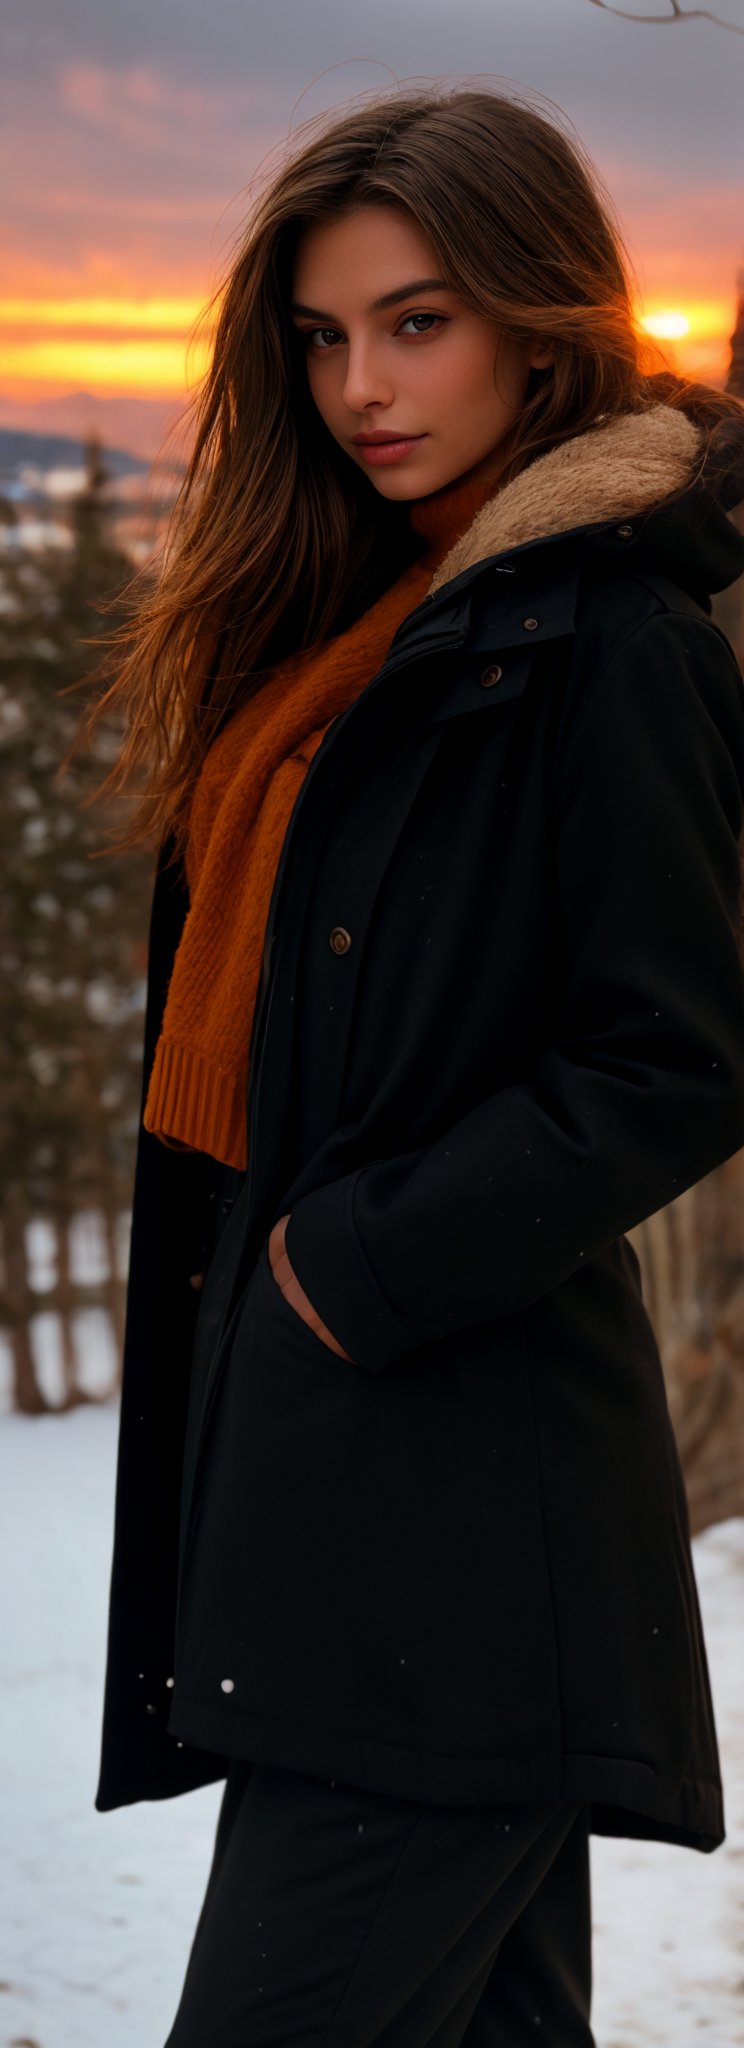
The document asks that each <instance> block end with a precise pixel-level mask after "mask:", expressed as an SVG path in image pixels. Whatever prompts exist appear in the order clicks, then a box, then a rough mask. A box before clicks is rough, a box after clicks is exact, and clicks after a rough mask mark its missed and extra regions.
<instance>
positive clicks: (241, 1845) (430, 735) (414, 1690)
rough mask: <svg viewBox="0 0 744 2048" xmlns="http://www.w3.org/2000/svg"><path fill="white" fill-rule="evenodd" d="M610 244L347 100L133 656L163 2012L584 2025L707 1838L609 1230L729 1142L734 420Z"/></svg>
mask: <svg viewBox="0 0 744 2048" xmlns="http://www.w3.org/2000/svg"><path fill="white" fill-rule="evenodd" d="M627 280H628V270H627V267H626V262H625V260H624V257H623V254H622V245H621V240H620V237H619V234H618V232H617V230H616V229H615V227H614V226H613V225H612V224H611V220H610V213H609V207H608V203H607V202H606V200H604V199H603V198H602V197H601V196H600V193H599V189H598V185H597V182H596V180H595V179H594V177H593V175H592V171H591V167H590V165H589V163H588V162H587V161H586V160H585V159H584V156H583V153H582V152H581V150H580V148H579V146H578V145H577V144H576V143H575V142H574V141H572V140H569V139H567V137H566V136H565V135H564V134H563V133H562V132H561V130H560V128H559V127H558V126H557V125H555V124H554V123H553V122H551V120H549V119H547V118H546V117H545V116H544V115H543V114H542V113H540V112H539V111H536V110H534V109H532V108H531V107H529V106H528V105H524V104H520V103H518V102H517V100H516V99H512V98H509V97H507V96H505V95H503V94H501V93H493V92H491V91H490V90H482V89H478V90H476V91H454V92H440V91H437V90H433V91H429V90H427V91H425V92H420V91H410V92H405V91H404V92H401V93H398V94H395V95H393V96H392V97H389V96H384V97H382V98H380V99H377V100H375V101H374V103H373V104H371V105H369V104H368V105H367V106H365V107H364V108H363V109H362V110H360V111H354V112H352V113H350V114H346V115H345V116H343V117H342V118H340V119H339V118H336V119H335V120H334V121H333V122H332V123H331V124H330V125H329V124H328V123H327V122H326V123H324V124H323V125H322V127H321V131H320V132H319V133H317V134H313V135H312V136H311V137H310V139H306V140H305V141H304V143H303V146H302V147H301V148H299V150H298V152H297V154H296V155H295V157H294V159H293V160H292V161H291V162H289V163H287V164H285V165H284V166H283V168H282V169H281V171H280V173H279V174H278V175H277V176H276V177H275V178H274V180H273V182H272V183H271V185H270V187H269V189H268V190H267V192H266V193H265V194H264V195H263V197H262V199H261V201H260V203H259V204H258V205H257V207H256V210H255V213H254V216H253V218H252V221H251V225H250V229H249V231H248V234H247V237H246V241H245V246H244V248H243V249H242V251H241V253H240V254H239V256H238V258H237V260H236V262H235V264H234V267H233V270H232V272H231V275H230V278H229V280H228V283H227V287H226V291H225V296H224V302H223V304H222V307H221V310H220V316H219V322H218V325H217V331H216V338H215V345H214V355H213V361H212V366H211V369H210V372H209V375H208V377H207V380H206V383H205V387H204V391H203V393H202V395H201V399H200V414H199V419H198V422H197V432H196V437H195V444H194V453H193V457H192V461H191V465H190V468H189V471H188V475H187V479H186V485H185V487H184V494H183V502H182V504H181V506H180V508H179V513H180V520H181V524H180V527H179V530H178V537H179V542H180V545H178V546H176V545H173V544H172V545H171V547H170V549H169V552H168V555H167V558H166V561H165V563H164V565H163V570H162V574H161V577H160V580H159V582H158V585H157V588H156V589H155V591H154V592H153V593H152V594H151V595H150V596H149V597H148V598H147V599H146V601H145V602H144V603H143V605H142V607H141V610H140V613H139V615H138V617H137V620H136V622H135V627H134V628H132V629H129V630H132V631H133V632H134V644H133V647H132V649H131V651H130V653H129V655H128V658H127V660H125V661H124V662H123V664H122V663H121V661H120V663H119V676H118V681H117V684H116V686H115V687H116V690H117V691H118V692H119V693H120V694H126V695H127V699H128V719H129V723H128V730H127V738H126V743H125V747H124V749H123V751H122V757H121V760H120V762H119V764H118V767H117V769H116V771H115V778H114V779H116V778H117V777H118V779H119V780H120V781H121V780H122V779H125V778H126V777H128V776H129V775H130V773H131V771H132V768H133V766H134V765H135V763H139V764H142V763H149V766H150V783H149V786H148V790H147V792H146V793H145V796H144V797H143V799H142V802H141V806H140V810H139V812H138V813H137V819H136V821H135V825H134V827H133V828H132V831H131V832H130V835H129V839H128V840H127V841H123V842H122V843H130V844H131V843H136V841H137V839H138V838H139V839H140V840H142V839H143V838H145V837H147V835H148V834H149V836H150V839H151V842H152V843H153V844H155V845H157V848H158V865H157V877H156V884H155V894H154V901H153V913H152V926H151V933H150V972H149V990H148V1009H147V1019H146V1031H145V1073H144V1086H143V1127H142V1130H141V1132H140V1136H139V1147H138V1156H137V1168H136V1179H135V1190H134V1211H133V1231H132V1246H131V1264H130V1278H129V1296H128V1313H127V1333H126V1344H125V1359H124V1378H123V1392H122V1409H121V1436H120V1452H119V1474H118V1486H117V1502H116V1527H115V1541H114V1558H113V1572H112V1585H111V1616H110V1632H109V1657H108V1670H107V1681H106V1702H105V1715H104V1737H103V1758H102V1767H101V1777H100V1783H99V1787H98V1793H97V1799H96V1804H97V1806H98V1808H99V1809H100V1810H101V1811H105V1810H107V1809H109V1808H111V1807H116V1806H118V1805H121V1804H123V1803H125V1802H127V1801H132V1800H138V1799H148V1798H167V1797H169V1796H171V1795H174V1794H177V1793H179V1792H183V1791H186V1790H188V1789H190V1788H193V1787H194V1786H197V1785H201V1784H205V1783H207V1782H208V1781H209V1780H213V1779H218V1778H223V1777H224V1778H225V1779H226V1785H225V1791H224V1797H223V1804H222V1808H221V1814H220V1821H219V1826H218V1830H217V1840H216V1844H215V1853H214V1859H213V1864H212V1870H211V1874H210V1878H209V1882H208V1885H207V1890H206V1896H205V1900H204V1905H203V1908H202V1912H201V1916H200V1920H199V1925H198V1928H197V1931H196V1935H195V1938H194V1943H193V1947H192V1951H191V1955H190V1958H189V1963H188V1968H187V1971H186V1976H185V1982H184V1986H183V1993H182V1997H181V2001H180V2004H179V2008H178V2013H177V2015H176V2017H175V2020H174V2024H173V2028H172V2031H171V2033H170V2034H169V2036H168V2048H239V2044H240V2048H244V2044H245V2043H246V2042H247V2041H250V2042H251V2043H252V2044H253V2048H258V2044H259V2043H268V2042H271V2043H282V2044H284V2043H289V2042H290V2041H292V2042H293V2043H294V2042H302V2043H305V2042H307V2043H308V2044H309V2043H310V2042H312V2043H313V2044H316V2043H317V2044H318V2048H321V2044H322V2048H325V2044H328V2048H341V2044H344V2048H362V2044H366V2043H369V2042H372V2041H377V2040H384V2041H385V2042H386V2043H390V2044H391V2048H392V2044H393V2043H396V2044H398V2043H400V2044H403V2043H404V2042H405V2043H407V2044H408V2043H410V2044H413V2048H419V2044H424V2043H433V2042H436V2043H437V2044H438V2048H449V2044H455V2043H459V2042H461V2041H466V2042H467V2043H468V2044H469V2048H480V2044H484V2048H485V2044H488V2043H491V2042H493V2043H496V2042H498V2043H499V2048H504V2044H509V2048H516V2044H518V2043H523V2042H525V2041H527V2040H530V2041H531V2040H533V2039H535V2038H537V2037H538V2029H540V2035H539V2037H540V2038H542V2039H543V2040H545V2041H550V2043H551V2048H576V2044H582V2048H591V2043H592V2039H593V2037H592V2034H591V2028H590V1995H591V1954H590V1931H591V1929H590V1890H589V1837H590V1834H591V1833H592V1832H594V1833H602V1834H613V1835H618V1836H630V1835H636V1836H640V1837H644V1838H646V1839H657V1840H660V1841H667V1842H675V1843H678V1844H680V1845H683V1846H688V1847H691V1848H695V1849H698V1850H701V1851H703V1852H709V1851H711V1850H713V1849H715V1848H716V1847H717V1846H718V1845H719V1843H720V1842H722V1840H723V1839H724V1822H723V1805H722V1790H721V1780H720V1769H719V1758H718V1750H717V1744H716V1732H715V1725H714V1716H713V1708H712V1702H711V1693H710V1686H709V1678H708V1668H707V1663H706V1655H705V1646H704V1640H703V1634H702V1629H701V1620H700V1612H699V1607H698V1601H697V1593H696V1586H695V1579H694V1574H693V1567H692V1561H691V1553H690V1532H689V1523H688V1516H687V1505H686V1498H685V1491H684V1484H683V1479H682V1475H681V1471H680V1466H679V1460H678V1456H677V1451H676V1447H675V1442H674V1437H673V1434H672V1428H671V1424H670V1419H669V1413H668V1408H667V1402H666V1396H665V1390H664V1380H663V1376H662V1370H661V1363H660V1358H659V1352H658V1348H657V1344H656V1341H655V1337H654V1333H653V1330H652V1327H651V1324H650V1321H649V1318H648V1315H647V1313H646V1309H645V1307H644V1304H643V1299H642V1290H641V1279H640V1269H639V1262H638V1259H637V1257H636V1253H635V1251H634V1250H633V1248H632V1246H631V1244H630V1243H629V1241H628V1238H627V1236H626V1235H625V1233H626V1232H627V1231H628V1230H629V1229H631V1228H632V1227H633V1226H634V1225H636V1224H638V1223H639V1222H640V1221H641V1220H642V1219H643V1218H644V1217H646V1216H648V1215H649V1214H651V1213H653V1212H655V1211H656V1210H657V1209H659V1208H660V1207H662V1206H663V1205H664V1204H666V1203H668V1202H670V1201H672V1200H673V1199H674V1197H675V1196H676V1195H679V1194H681V1193H682V1192H683V1191H684V1189H685V1188H687V1187H689V1186H691V1185H692V1184H693V1183H694V1182H695V1181H697V1180H698V1179H699V1178H701V1177H702V1176H703V1175H704V1174H707V1173H708V1172H710V1171H711V1170H712V1169H713V1168H714V1167H715V1166H716V1165H718V1164H719V1162H721V1161H722V1160H724V1159H726V1158H727V1157H729V1156H730V1155H731V1154H732V1153H734V1152H735V1151H736V1150H737V1148H738V1147H739V1146H740V1145H741V1144H742V1143H744V1050H743V1048H744V1035H743V1027H744V975H743V973H742V959H741V952H740V947H739V943H738V937H739V887H740V857H739V838H740V831H741V822H742V808H743V803H744V692H743V690H742V679H741V675H740V671H739V669H738V667H737V663H736V660H735V657H734V654H733V651H732V649H731V647H730V645H729V643H728V641H727V640H726V638H725V637H724V636H723V634H722V633H721V632H720V631H719V630H718V629H717V627H716V626H715V625H714V624H713V623H712V620H711V593H712V592H715V591H719V590H721V589H723V588H724V587H726V586H727V585H729V584H730V583H732V582H733V581H734V579H735V578H736V577H737V576H739V575H741V574H742V572H743V571H744V539H742V536H741V534H740V533H739V531H738V529H737V527H736V525H735V523H734V521H733V520H732V519H731V518H730V517H729V512H730V510H731V508H732V506H734V505H735V504H737V503H738V502H740V500H741V499H742V497H744V427H743V423H742V411H743V409H742V407H741V406H740V405H739V404H738V403H737V402H736V401H734V400H733V399H729V398H726V397H725V396H723V395H722V394H721V393H716V392H713V391H710V390H706V389H705V388H701V387H694V386H691V385H688V384H685V382H684V381H683V380H681V379H675V378H674V377H672V376H671V375H668V374H663V373H662V374H657V375H655V376H654V375H652V374H651V372H650V370H649V368H648V366H646V367H645V368H644V358H643V352H642V347H641V335H640V332H639V329H638V326H637V324H636V321H635V319H634V316H633V311H632V306H631V298H630V291H629V286H628V281H627ZM645 360H646V365H648V360H649V359H648V357H647V358H646V359H645ZM380 434H382V435H385V436H402V437H404V439H403V441H402V443H399V445H398V447H397V449H396V450H394V451H391V450H390V448H389V447H388V449H387V452H383V451H382V450H381V449H380V450H378V452H377V454H375V453H374V451H373V452H370V448H369V445H367V443H368V439H369V437H370V436H376V435H380ZM106 786H107V785H106Z"/></svg>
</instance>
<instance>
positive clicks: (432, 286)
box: [289, 277, 450, 321]
mask: <svg viewBox="0 0 744 2048" xmlns="http://www.w3.org/2000/svg"><path fill="white" fill-rule="evenodd" d="M449 290H450V286H449V285H448V284H445V283H444V279H443V278H441V277H419V278H415V279H414V282H413V284H399V285H398V286H397V288H396V290H395V291H394V292H383V295H382V298H381V299H373V300H372V304H371V306H368V307H367V312H368V313H384V312H385V310H386V308H387V307H388V306H397V305H399V304H400V301H401V299H412V298H413V297H414V296H415V295H416V293H417V292H448V291H449ZM289 310H290V313H306V314H307V317H308V319H309V320H328V321H332V320H333V314H332V313H321V312H319V311H318V307H317V306H303V305H302V304H301V303H300V300H299V299H293V300H292V303H291V305H290V308H289Z"/></svg>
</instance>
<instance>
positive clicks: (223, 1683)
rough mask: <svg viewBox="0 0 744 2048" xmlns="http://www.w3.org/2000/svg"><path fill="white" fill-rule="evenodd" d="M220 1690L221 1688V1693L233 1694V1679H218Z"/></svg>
mask: <svg viewBox="0 0 744 2048" xmlns="http://www.w3.org/2000/svg"><path fill="white" fill-rule="evenodd" d="M220 1688H221V1690H222V1692H234V1691H235V1680H234V1678H221V1679H220Z"/></svg>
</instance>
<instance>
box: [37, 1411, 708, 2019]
mask: <svg viewBox="0 0 744 2048" xmlns="http://www.w3.org/2000/svg"><path fill="white" fill-rule="evenodd" d="M117 1419H118V1413H117V1407H116V1404H115V1403H113V1402H112V1403H107V1404H106V1405H104V1406H101V1407H95V1408H84V1409H78V1410H76V1411H73V1412H72V1413H71V1414H68V1415H57V1416H49V1417H42V1418H40V1419H39V1420H26V1419H25V1418H23V1417H21V1416H15V1415H5V1416H3V1417H2V1418H0V1503H1V1506H0V1517H1V1518H2V1523H1V1526H0V1556H1V1558H2V1581H3V1593H2V1599H3V1601H4V1613H3V1614H2V1615H1V1616H0V1801H1V1808H2V1811H1V1814H0V1826H1V1829H2V1855H1V1856H0V1927H1V1929H2V1932H0V2048H162V2043H163V2042H164V2041H165V2038H166V2035H167V2033H168V2030H169V2028H170V2025H171V2023H172V2020H173V2015H174V2012H175V2008H176V2005H177V2002H178V1996H179V1993H180V1988H181V1983H182V1978H183V1972H184V1968H185V1964H186V1958H187V1954H188V1948H189V1944H190V1940H191V1936H192V1933H193V1929H194V1925H195V1922H196V1917H197V1913H198V1910H199V1906H200V1904H201V1898H202V1894H203V1890H204V1885H205V1882H206V1876H207V1870H208V1866H209V1859H210V1856H211V1849H212V1842H213V1836H214V1826H215V1821H216V1816H217V1809H218V1805H219V1800H220V1796H221V1786H220V1785H209V1786H205V1787H204V1788H203V1789H202V1790H201V1791H199V1792H192V1793H189V1794H187V1795H185V1796H184V1797H183V1798H180V1799H173V1800H165V1801H162V1802H157V1803H151V1804H143V1805H139V1806H135V1807H126V1808H123V1809H120V1810H119V1811H117V1812H115V1813H108V1814H98V1813H96V1812H95V1809H94V1806H93V1799H94V1795H95V1788H96V1782H97V1774H98V1751H99V1737H100V1715H101V1694H102V1680H103V1661H104V1650H105V1632H106V1612H107V1598H108V1574H109V1564H110V1550H111V1530H112V1518H113V1498H114V1464H115V1453H116V1429H117ZM694 1552H695V1566H696V1572H697V1578H698V1585H699V1588H700V1597H701V1602H702V1607H703V1616H704V1621H705V1626H706V1636H707V1643H708V1650H709V1656H710V1664H711V1675H712V1682H713V1691H714V1696H715V1704H716V1712H717V1717H718V1725H719V1735H720V1739H721V1749H722V1759H723V1769H724V1780H725V1790H726V1817H727V1826H728V1839H727V1841H726V1843H725V1844H724V1846H723V1847H722V1848H721V1849H719V1850H717V1851H716V1852H715V1853H714V1854H713V1855H712V1856H703V1855H700V1854H698V1853H697V1852H694V1851H691V1850H689V1849H676V1848H668V1847H667V1846H666V1845H664V1844H662V1843H658V1842H649V1843H638V1842H632V1841H625V1840H619V1841H608V1840H605V1839H603V1838H602V1837H598V1836H593V1837H592V1885H593V1917H594V1977H595V1993H594V2007H593V2024H594V2029H595V2033H596V2038H597V2044H598V2048H652V2044H653V2048H657V2044H661V2048H700V2044H701V2043H703V2042H704V2043H706V2044H707V2048H738V2044H744V1683H743V1680H744V1630H743V1629H742V1615H743V1613H744V1601H743V1600H742V1591H743V1590H744V1520H742V1521H738V1520H737V1521H729V1522H725V1523H721V1524H719V1526H718V1527H716V1528H713V1529H708V1530H706V1532H705V1534H704V1535H702V1536H700V1537H698V1538H697V1539H696V1541H695V1545H694ZM204 2048H209V2044H208V2043H207V2042H205V2044H204ZM246 2048H247V2044H246ZM545 2048H548V2044H547V2043H546V2044H545Z"/></svg>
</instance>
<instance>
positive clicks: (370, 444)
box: [354, 434, 423, 448]
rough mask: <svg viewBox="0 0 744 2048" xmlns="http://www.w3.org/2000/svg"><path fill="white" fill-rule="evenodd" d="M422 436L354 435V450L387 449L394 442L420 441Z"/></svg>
mask: <svg viewBox="0 0 744 2048" xmlns="http://www.w3.org/2000/svg"><path fill="white" fill-rule="evenodd" d="M422 440H423V434H355V435H354V446H355V448H389V447H390V446H391V444H392V443H394V442H395V441H422Z"/></svg>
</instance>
